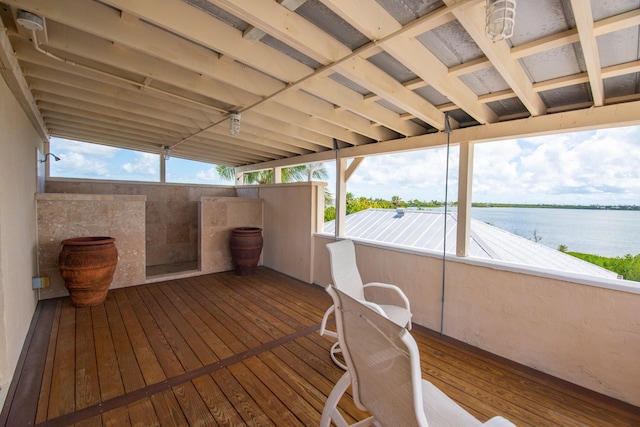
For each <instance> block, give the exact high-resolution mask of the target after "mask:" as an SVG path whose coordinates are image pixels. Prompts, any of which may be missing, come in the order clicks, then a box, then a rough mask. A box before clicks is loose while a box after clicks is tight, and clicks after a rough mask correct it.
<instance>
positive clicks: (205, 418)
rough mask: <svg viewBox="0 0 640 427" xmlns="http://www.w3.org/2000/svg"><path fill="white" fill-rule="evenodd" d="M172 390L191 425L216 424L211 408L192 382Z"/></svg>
mask: <svg viewBox="0 0 640 427" xmlns="http://www.w3.org/2000/svg"><path fill="white" fill-rule="evenodd" d="M171 390H172V391H173V394H174V396H175V397H176V400H177V401H178V404H179V405H180V407H181V408H182V412H183V414H184V416H185V418H186V419H187V422H188V424H189V425H191V426H194V425H205V426H206V425H215V424H216V422H215V420H214V419H213V415H211V412H209V408H208V407H207V405H206V404H205V403H204V401H203V400H202V397H201V396H200V394H198V391H197V390H196V388H195V387H194V385H193V384H192V383H191V382H186V383H184V384H182V385H179V386H176V387H172V388H171Z"/></svg>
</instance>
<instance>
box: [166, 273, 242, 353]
mask: <svg viewBox="0 0 640 427" xmlns="http://www.w3.org/2000/svg"><path fill="white" fill-rule="evenodd" d="M172 285H173V286H170V285H169V284H164V285H161V286H160V289H161V290H162V292H164V294H165V295H166V296H167V298H168V299H169V300H171V302H172V303H173V305H175V307H176V309H177V310H178V311H179V312H180V313H182V316H183V317H184V319H185V320H186V322H187V323H188V324H189V325H191V327H192V328H193V329H194V331H195V333H197V335H198V336H199V337H201V338H202V340H203V341H204V343H205V345H207V347H208V348H209V350H211V352H212V353H213V354H214V356H215V359H216V360H220V359H224V358H226V357H230V356H232V355H233V352H232V351H231V350H230V349H229V347H228V346H227V345H226V344H225V343H224V341H223V340H222V339H221V338H220V337H219V336H218V335H217V334H216V332H215V331H214V330H213V329H212V327H211V326H209V325H208V324H207V323H206V322H205V321H204V320H203V318H202V317H201V314H202V312H201V309H202V306H200V305H199V304H195V305H194V304H189V303H188V299H189V298H190V296H189V295H187V294H186V292H180V293H179V294H178V293H177V292H176V290H182V288H180V287H179V286H176V285H175V284H174V283H172ZM207 314H209V313H208V312H207V313H206V314H205V317H206V318H209V316H207Z"/></svg>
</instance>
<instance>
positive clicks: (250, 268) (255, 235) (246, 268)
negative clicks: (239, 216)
mask: <svg viewBox="0 0 640 427" xmlns="http://www.w3.org/2000/svg"><path fill="white" fill-rule="evenodd" d="M261 253H262V228H258V227H238V228H234V229H232V230H231V259H232V260H233V264H234V265H235V267H236V273H238V275H240V276H248V275H251V274H254V273H255V272H256V266H257V265H258V261H260V254H261Z"/></svg>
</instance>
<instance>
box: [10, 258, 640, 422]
mask: <svg viewBox="0 0 640 427" xmlns="http://www.w3.org/2000/svg"><path fill="white" fill-rule="evenodd" d="M42 304H44V303H42ZM46 304H49V305H50V307H51V310H52V311H51V314H50V316H49V320H48V322H46V327H44V328H43V327H40V326H38V327H37V329H34V335H33V337H32V343H25V352H26V348H27V347H28V346H29V345H31V346H32V347H34V348H35V345H34V344H33V343H35V342H36V341H38V340H39V341H41V342H42V343H44V344H43V345H41V346H40V347H41V355H40V356H38V357H36V358H37V359H39V360H40V362H39V363H40V366H41V368H40V372H41V378H40V379H38V380H37V383H38V384H37V387H36V388H32V389H29V390H23V393H27V395H28V396H31V397H32V398H33V399H34V401H37V402H39V404H38V405H37V407H38V409H37V412H36V409H33V411H31V412H30V413H29V414H28V415H25V416H23V417H22V418H21V419H22V420H27V422H25V423H21V424H9V425H11V427H13V425H28V424H29V423H33V420H34V417H38V418H37V419H38V422H39V423H40V424H41V426H39V427H50V426H58V425H74V424H75V425H96V426H97V425H136V426H153V425H163V426H165V425H168V426H183V425H196V424H206V425H228V426H235V425H278V426H279V425H317V423H318V421H319V417H320V413H321V411H322V409H323V408H324V403H325V401H326V396H327V395H328V394H329V393H330V392H331V390H332V389H333V386H334V385H335V383H336V382H337V380H338V379H339V378H340V377H341V376H342V374H343V371H342V370H341V369H339V368H337V367H336V366H335V365H334V364H333V362H332V361H331V359H330V357H329V348H330V347H331V344H332V343H333V339H330V338H327V337H322V336H320V335H319V334H318V333H317V327H318V325H319V322H320V320H321V317H322V315H323V313H324V311H325V310H326V308H327V307H329V306H330V304H331V299H330V298H329V296H328V295H327V294H326V292H325V291H324V290H323V289H322V288H320V287H317V286H312V285H307V284H304V283H301V282H299V281H297V280H296V279H293V278H291V277H287V276H284V275H281V274H279V273H277V272H274V271H272V270H269V269H267V268H264V267H261V268H259V269H258V271H257V273H256V274H255V275H254V276H246V277H240V276H236V275H235V274H234V273H232V272H228V273H220V274H212V275H206V276H199V277H193V278H189V279H179V280H171V281H166V282H161V283H155V284H149V285H143V286H138V287H133V288H122V289H115V290H112V291H110V293H109V297H108V298H107V301H105V303H104V305H103V306H98V307H93V308H91V309H76V308H74V307H71V305H70V303H69V300H68V298H65V299H60V300H58V301H55V302H46ZM56 306H57V307H58V308H57V309H54V307H56ZM56 310H57V311H56ZM87 312H90V313H91V320H90V321H87V315H86V313H87ZM35 321H36V319H35V318H34V322H35ZM34 324H35V323H34ZM49 325H51V327H52V328H53V330H51V331H49V330H48V328H49ZM76 328H77V333H76ZM43 331H44V333H42V332H43ZM412 333H413V334H414V337H416V340H417V342H418V345H419V348H420V351H421V355H422V357H421V360H422V367H423V373H424V376H425V378H427V379H429V380H431V381H432V382H433V383H434V384H435V385H436V386H438V387H439V388H440V389H441V390H443V391H444V392H445V393H446V394H447V395H449V396H450V397H452V398H453V399H454V400H456V401H458V402H459V403H460V404H461V405H463V407H465V408H466V409H468V410H469V411H470V412H471V413H472V414H474V415H476V416H477V417H478V418H480V419H483V420H484V419H488V418H489V417H491V416H493V415H496V414H500V415H503V416H505V417H506V418H508V419H510V420H512V421H514V422H515V423H516V424H517V425H518V426H519V427H526V426H530V425H535V426H536V427H539V426H551V425H554V426H556V425H557V426H577V425H580V426H586V425H588V426H598V427H601V426H615V427H620V426H634V427H635V426H640V408H637V407H634V406H632V405H628V404H625V403H624V402H619V401H616V400H614V399H611V398H607V397H601V396H600V395H598V394H597V393H594V392H589V391H588V390H584V389H582V388H580V387H578V386H575V385H570V384H567V383H565V382H564V381H562V380H559V379H556V378H552V377H549V376H547V375H546V374H543V373H539V372H537V371H534V370H532V369H530V368H526V367H523V366H521V365H518V364H516V363H514V362H510V361H507V360H504V359H502V358H500V357H497V356H495V355H492V354H490V353H487V352H484V351H482V350H479V349H476V348H475V347H471V346H469V345H466V344H464V343H460V342H457V341H456V340H453V339H451V338H448V337H440V336H439V335H438V334H437V333H434V332H433V331H429V330H426V329H424V328H421V327H420V326H416V327H415V328H414V329H413V331H412ZM89 337H92V338H89ZM91 341H93V344H92V342H91ZM76 343H77V345H76ZM92 345H93V353H94V354H93V355H91V350H89V351H86V350H85V349H87V348H90V347H91V346H92ZM47 347H48V350H47V351H46V352H45V351H44V349H45V348H47ZM76 352H78V353H79V354H78V358H77V359H76V356H75V355H76ZM87 353H88V354H87ZM25 354H27V353H25ZM185 354H190V356H188V358H187V359H185V358H184V355H185ZM25 357H27V355H25ZM25 360H26V359H25ZM76 360H77V363H76ZM92 360H93V361H92ZM180 361H182V362H184V363H185V364H184V366H183V364H182V363H180ZM92 363H93V364H94V365H95V366H96V371H93V372H94V373H92V368H91V365H92ZM26 366H27V362H25V367H26ZM87 369H88V370H87ZM25 370H26V368H24V369H23V374H24V371H25ZM76 372H77V373H76ZM95 372H97V374H95ZM29 374H30V373H29ZM76 377H77V378H78V381H79V383H78V385H77V389H78V390H82V388H83V387H84V388H85V389H86V390H89V391H90V393H89V394H87V393H84V392H82V396H78V398H79V400H78V402H76V401H75V395H76V394H78V393H76V383H75V379H74V378H76ZM92 377H95V378H94V379H93V380H92V379H91V378H92ZM98 380H99V381H98ZM14 383H16V384H18V382H16V381H14V382H13V383H12V386H13V384H14ZM98 383H99V393H100V394H99V395H98V394H95V393H96V392H95V386H96V384H98ZM57 390H58V391H63V394H62V395H60V396H57V395H55V394H56V391H57ZM65 391H66V392H67V395H66V396H65V394H64V392H65ZM34 396H35V397H34ZM96 396H98V403H94V404H91V403H90V402H95V401H96V400H95V398H96ZM69 399H70V400H71V402H69V401H68V400H69ZM16 400H17V398H16V397H15V395H14V397H13V399H12V398H11V397H10V396H8V397H7V402H12V401H13V403H14V406H15V408H17V409H15V408H13V409H12V411H18V410H20V406H19V404H18V402H17V401H16ZM83 405H84V408H83ZM86 405H90V406H86ZM65 408H67V409H65ZM339 408H340V411H341V412H342V413H343V414H344V415H345V417H346V418H347V419H348V420H350V421H355V420H359V419H364V418H365V417H366V416H367V415H366V414H365V413H363V412H362V411H360V410H358V409H357V408H356V407H355V404H354V403H353V400H352V396H351V395H350V393H349V392H348V393H346V394H345V396H344V397H343V399H342V400H341V401H340V404H339ZM4 412H5V411H3V414H4ZM600 412H602V413H600ZM56 414H58V415H56ZM0 421H1V420H0ZM0 425H2V424H1V423H0Z"/></svg>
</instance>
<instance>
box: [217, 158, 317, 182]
mask: <svg viewBox="0 0 640 427" xmlns="http://www.w3.org/2000/svg"><path fill="white" fill-rule="evenodd" d="M216 171H217V172H218V175H220V178H222V179H226V180H227V181H233V180H234V179H235V177H236V169H235V168H234V167H233V166H225V165H218V166H216ZM312 178H315V179H317V180H327V179H329V174H328V173H327V170H326V169H325V168H324V166H322V164H321V163H320V164H318V163H312V164H308V165H298V166H291V167H289V168H282V182H297V181H307V180H308V181H311V180H312ZM274 181H275V179H274V176H273V169H266V170H262V171H257V172H248V173H245V174H244V182H246V183H247V184H272V183H273V182H274Z"/></svg>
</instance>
